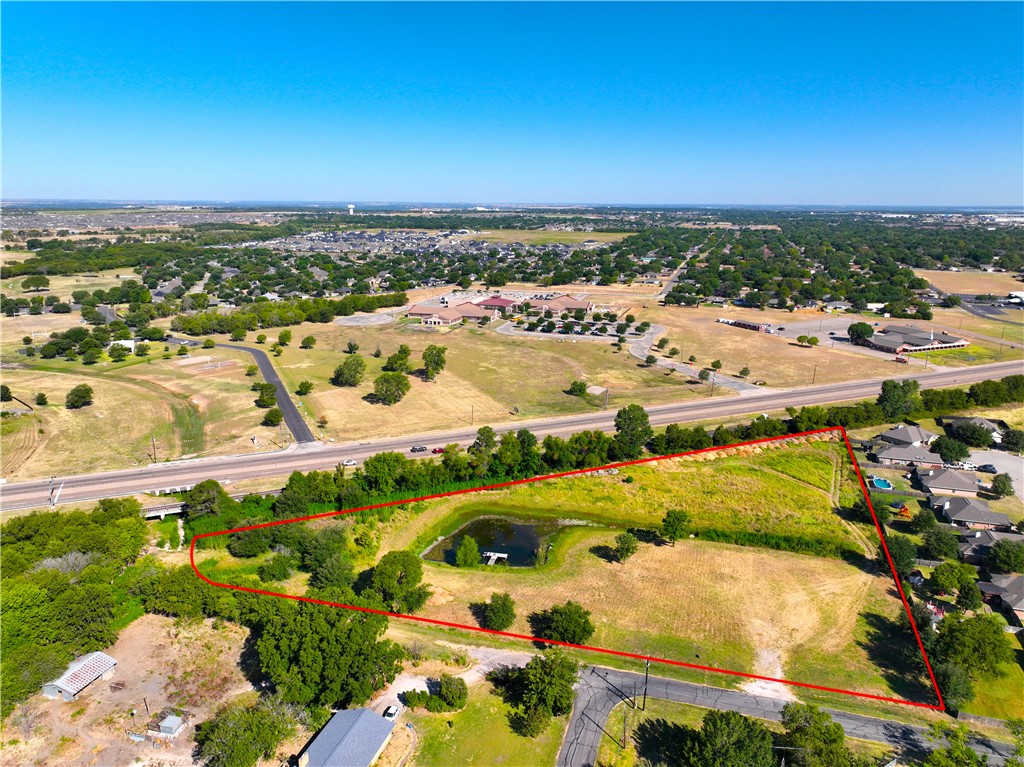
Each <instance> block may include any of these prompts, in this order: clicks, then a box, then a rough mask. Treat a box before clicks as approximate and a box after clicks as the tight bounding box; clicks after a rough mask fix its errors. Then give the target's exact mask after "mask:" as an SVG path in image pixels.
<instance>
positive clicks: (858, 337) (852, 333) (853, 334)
mask: <svg viewBox="0 0 1024 767" xmlns="http://www.w3.org/2000/svg"><path fill="white" fill-rule="evenodd" d="M846 334H847V335H848V336H849V337H850V342H851V343H854V344H859V345H863V344H864V342H865V341H866V340H868V339H869V338H871V336H873V335H874V334H875V329H874V328H873V327H871V326H870V325H869V324H868V323H866V322H855V323H853V324H852V325H850V327H848V328H847V329H846Z"/></svg>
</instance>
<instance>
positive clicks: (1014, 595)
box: [978, 575, 1024, 625]
mask: <svg viewBox="0 0 1024 767" xmlns="http://www.w3.org/2000/svg"><path fill="white" fill-rule="evenodd" d="M978 589H979V590H980V591H981V594H982V596H983V597H986V598H987V600H988V601H992V602H995V603H996V604H997V605H999V606H1001V607H1003V608H1005V609H1006V610H1009V611H1010V612H1011V613H1012V614H1013V616H1014V617H1015V618H1016V619H1017V623H1019V624H1022V625H1024V575H993V576H992V581H991V583H979V584H978Z"/></svg>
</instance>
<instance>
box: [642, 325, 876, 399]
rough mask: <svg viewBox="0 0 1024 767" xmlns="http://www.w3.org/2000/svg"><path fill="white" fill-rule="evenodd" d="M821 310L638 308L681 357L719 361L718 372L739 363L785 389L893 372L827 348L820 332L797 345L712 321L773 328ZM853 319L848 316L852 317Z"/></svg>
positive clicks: (737, 368) (704, 363) (872, 359)
mask: <svg viewBox="0 0 1024 767" xmlns="http://www.w3.org/2000/svg"><path fill="white" fill-rule="evenodd" d="M823 316H825V315H822V314H814V313H811V314H808V313H799V314H790V313H789V312H780V311H775V310H767V311H763V312H762V311H758V310H756V309H743V308H739V307H733V306H730V307H721V308H713V307H698V308H691V307H683V306H665V307H652V308H650V309H647V310H645V311H644V312H642V319H646V320H650V321H651V322H654V323H657V324H659V325H663V326H665V327H666V328H667V333H666V336H667V337H668V339H669V348H671V347H677V348H679V350H680V351H681V356H680V359H683V360H685V359H687V358H688V357H689V356H690V355H691V354H692V355H694V356H695V357H697V362H696V364H697V365H700V366H707V365H710V364H711V362H712V361H713V360H716V359H718V360H721V361H722V373H723V374H724V375H735V374H737V373H738V372H739V371H740V369H742V368H743V367H748V368H750V376H749V377H748V379H749V380H752V381H757V380H761V381H765V382H766V383H767V385H768V386H771V387H778V388H786V387H798V386H808V385H810V383H811V381H812V379H813V381H814V383H815V384H825V383H837V382H839V381H852V380H860V379H866V378H884V377H886V376H890V375H891V374H892V363H891V362H889V363H887V362H886V360H883V359H876V358H875V357H870V356H868V355H865V354H858V353H857V352H852V351H847V350H846V349H841V348H838V347H837V348H835V349H831V348H829V341H828V335H827V334H822V337H821V345H820V346H817V347H815V348H810V347H801V346H798V345H797V343H796V342H795V341H793V340H791V339H786V338H782V337H780V336H774V335H768V334H766V333H757V332H754V331H752V330H744V329H743V328H738V327H735V326H731V325H726V324H724V323H720V322H716V321H715V320H717V319H718V318H719V317H726V318H729V319H734V320H749V321H756V322H770V323H772V324H773V325H775V326H776V327H780V326H781V327H785V326H786V323H794V322H806V321H808V320H815V319H818V318H819V317H823ZM853 321H855V318H854V319H851V322H853Z"/></svg>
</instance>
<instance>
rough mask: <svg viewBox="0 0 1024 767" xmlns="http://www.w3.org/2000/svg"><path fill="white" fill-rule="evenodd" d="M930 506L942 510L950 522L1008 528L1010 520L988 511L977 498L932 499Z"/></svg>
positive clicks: (1000, 514) (983, 503)
mask: <svg viewBox="0 0 1024 767" xmlns="http://www.w3.org/2000/svg"><path fill="white" fill-rule="evenodd" d="M931 500H932V506H933V507H938V508H940V509H942V513H943V514H945V515H946V519H948V520H949V521H950V522H963V523H965V524H966V523H969V522H974V523H977V524H982V525H1000V526H1002V527H1009V526H1010V524H1011V522H1010V518H1009V517H1008V516H1006V515H1005V514H1002V513H1000V512H998V511H992V510H990V509H989V507H988V504H987V503H985V502H984V501H979V500H978V499H977V498H963V497H957V498H948V497H947V498H933V499H931Z"/></svg>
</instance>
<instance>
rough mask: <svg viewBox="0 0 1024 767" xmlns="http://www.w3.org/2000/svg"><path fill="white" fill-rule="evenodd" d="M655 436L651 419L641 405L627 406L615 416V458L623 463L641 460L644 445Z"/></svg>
mask: <svg viewBox="0 0 1024 767" xmlns="http://www.w3.org/2000/svg"><path fill="white" fill-rule="evenodd" d="M653 436H654V430H653V429H651V419H650V418H649V417H648V415H647V411H646V410H644V409H643V408H642V407H641V406H640V405H635V404H634V405H627V406H626V407H624V408H622V409H621V410H619V412H618V413H616V415H615V440H614V443H613V449H614V452H615V457H616V458H618V459H619V460H622V461H631V460H633V459H636V458H639V457H640V455H641V454H642V453H643V450H644V445H646V444H647V442H648V441H649V440H650V439H651V437H653Z"/></svg>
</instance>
